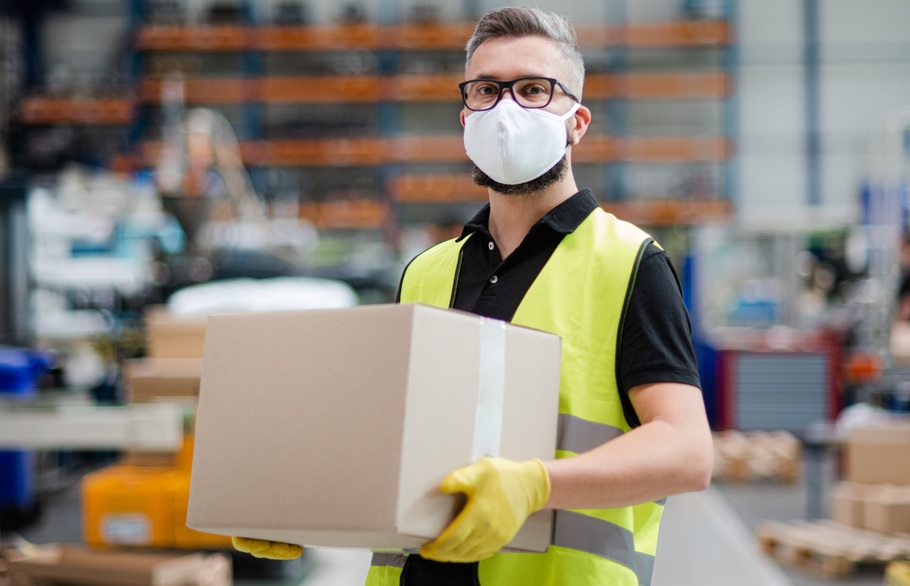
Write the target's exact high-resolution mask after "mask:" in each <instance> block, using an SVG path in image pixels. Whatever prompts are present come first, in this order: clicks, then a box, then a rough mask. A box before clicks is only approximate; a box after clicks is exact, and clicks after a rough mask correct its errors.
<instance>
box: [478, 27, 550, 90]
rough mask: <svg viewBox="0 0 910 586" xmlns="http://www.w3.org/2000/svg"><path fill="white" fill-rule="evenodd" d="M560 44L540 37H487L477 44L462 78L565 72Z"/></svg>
mask: <svg viewBox="0 0 910 586" xmlns="http://www.w3.org/2000/svg"><path fill="white" fill-rule="evenodd" d="M566 61H567V60H566V58H565V57H564V55H563V52H562V50H561V49H560V47H559V44H558V43H557V42H556V41H552V40H550V39H545V38H543V37H509V38H495V39H490V40H488V41H486V42H485V43H483V44H482V45H480V46H479V47H477V50H475V51H474V55H473V57H472V58H471V62H470V63H469V64H468V66H467V68H466V69H465V79H476V78H491V79H499V80H507V79H515V78H517V77H524V76H528V75H539V76H543V77H554V78H556V79H559V80H560V81H562V80H565V79H566V78H567V76H568V64H567V62H566Z"/></svg>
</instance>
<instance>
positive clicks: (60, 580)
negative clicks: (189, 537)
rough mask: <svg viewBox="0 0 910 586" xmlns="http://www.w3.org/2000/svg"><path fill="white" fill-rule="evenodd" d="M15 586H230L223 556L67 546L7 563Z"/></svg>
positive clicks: (43, 549) (27, 554)
mask: <svg viewBox="0 0 910 586" xmlns="http://www.w3.org/2000/svg"><path fill="white" fill-rule="evenodd" d="M8 566H9V567H8V576H7V581H8V583H9V584H12V585H15V586H77V585H84V586H144V585H147V586H230V584H231V583H232V571H231V561H230V558H229V557H228V556H226V555H223V554H152V553H142V552H116V551H105V552H98V551H89V550H85V549H82V548H80V547H77V546H71V545H44V546H40V547H32V548H31V551H29V552H25V553H23V552H17V555H14V556H11V557H10V558H9V559H8Z"/></svg>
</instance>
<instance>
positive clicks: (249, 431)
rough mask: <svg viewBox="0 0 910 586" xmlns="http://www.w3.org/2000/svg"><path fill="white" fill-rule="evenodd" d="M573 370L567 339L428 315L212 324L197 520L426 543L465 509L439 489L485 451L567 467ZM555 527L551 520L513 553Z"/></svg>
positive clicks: (412, 311) (407, 312)
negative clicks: (565, 421) (563, 389)
mask: <svg viewBox="0 0 910 586" xmlns="http://www.w3.org/2000/svg"><path fill="white" fill-rule="evenodd" d="M559 362H560V339H559V338H558V337H557V336H554V335H552V334H547V333H544V332H539V331H535V330H531V329H525V328H520V327H516V326H512V325H509V324H505V323H504V322H498V321H495V320H486V319H482V318H479V317H477V316H474V315H471V314H467V313H463V312H458V311H450V310H443V309H437V308H432V307H428V306H423V305H416V304H405V305H370V306H362V307H355V308H350V309H333V310H313V311H294V312H276V313H258V314H237V315H215V316H211V317H210V318H209V325H208V334H207V339H206V348H205V358H204V361H203V371H202V387H201V390H200V397H199V406H198V411H197V419H196V434H195V441H196V445H195V454H194V458H193V475H192V484H191V491H190V503H189V511H188V519H187V525H188V526H189V527H191V528H193V529H197V530H200V531H205V532H208V533H221V534H225V535H241V536H246V537H254V538H260V539H270V540H277V541H285V542H290V543H297V544H303V545H309V546H330V547H362V548H371V549H375V550H401V549H406V548H415V547H419V546H420V545H421V544H423V543H425V542H427V541H429V540H431V539H433V538H435V537H436V536H437V535H438V534H439V533H440V532H441V531H442V530H443V529H444V528H445V527H446V526H447V525H448V523H449V522H450V521H451V520H452V518H453V517H454V514H455V513H456V512H457V510H458V508H459V505H460V502H461V500H462V499H460V498H458V497H457V496H454V495H443V494H441V493H440V492H439V490H438V485H439V483H440V482H441V481H442V479H443V478H444V477H445V476H446V475H447V474H448V473H449V472H451V471H453V470H455V469H456V468H459V467H461V466H465V465H468V464H470V463H472V462H473V461H475V460H476V459H477V457H478V452H488V451H491V450H495V449H496V447H497V446H496V445H495V444H497V443H498V444H499V446H498V448H499V449H498V451H499V455H501V456H503V457H507V458H511V459H513V460H519V461H520V460H527V459H529V458H534V457H539V458H552V457H553V455H554V453H555V448H556V422H557V411H558V395H559ZM475 442H476V443H477V444H478V445H482V444H484V443H485V442H486V443H487V446H486V448H485V449H476V448H475ZM481 455H482V454H481ZM551 530H552V514H551V512H549V511H540V512H538V513H535V514H534V515H532V516H531V518H529V519H528V521H527V522H526V523H525V526H524V527H523V528H522V530H521V531H520V532H519V534H518V535H517V536H516V538H515V539H514V540H513V541H512V542H511V544H510V547H511V548H514V549H520V550H531V551H543V550H545V549H546V547H547V545H548V544H549V542H550V535H551Z"/></svg>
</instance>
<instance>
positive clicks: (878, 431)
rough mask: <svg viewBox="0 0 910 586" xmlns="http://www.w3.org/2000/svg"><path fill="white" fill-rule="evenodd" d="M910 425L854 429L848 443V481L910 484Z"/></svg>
mask: <svg viewBox="0 0 910 586" xmlns="http://www.w3.org/2000/svg"><path fill="white" fill-rule="evenodd" d="M908 454H910V425H890V426H887V427H868V428H856V429H852V430H850V432H849V433H848V434H847V440H846V445H845V446H844V474H843V478H844V480H847V481H849V482H859V483H865V484H910V457H908Z"/></svg>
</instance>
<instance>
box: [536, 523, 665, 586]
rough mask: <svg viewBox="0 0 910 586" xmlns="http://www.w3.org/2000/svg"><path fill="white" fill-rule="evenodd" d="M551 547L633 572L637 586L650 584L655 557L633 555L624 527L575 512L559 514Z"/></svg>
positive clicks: (631, 543)
mask: <svg viewBox="0 0 910 586" xmlns="http://www.w3.org/2000/svg"><path fill="white" fill-rule="evenodd" d="M553 545H557V546H559V547H567V548H569V549H577V550H578V551H583V552H585V553H589V554H591V555H596V556H599V557H602V558H606V559H608V560H611V561H614V562H616V563H618V564H622V565H624V566H626V567H627V568H629V569H631V570H632V571H633V572H635V574H636V575H637V576H638V583H639V584H640V586H647V585H648V584H650V583H651V574H652V573H653V572H654V556H652V555H648V554H646V553H641V552H637V551H635V547H634V546H635V542H634V538H633V536H632V532H631V531H629V530H628V529H626V528H625V527H620V526H619V525H616V524H614V523H610V522H609V521H604V520H602V519H597V518H595V517H589V516H588V515H582V514H581V513H576V512H574V511H569V510H559V511H556V514H555V516H554V522H553ZM630 552H631V553H630Z"/></svg>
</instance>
